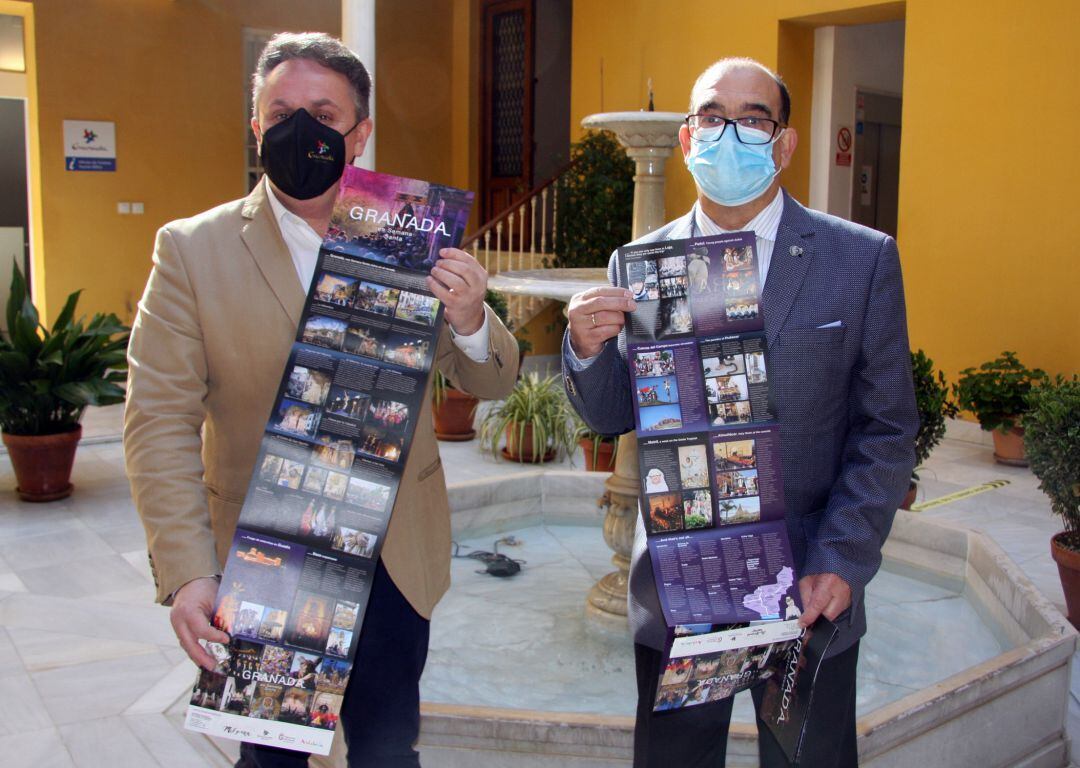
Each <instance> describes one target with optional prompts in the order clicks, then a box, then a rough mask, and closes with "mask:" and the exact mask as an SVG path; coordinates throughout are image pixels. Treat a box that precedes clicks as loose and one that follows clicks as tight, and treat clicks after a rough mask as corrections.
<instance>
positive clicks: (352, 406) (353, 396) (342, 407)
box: [325, 386, 371, 421]
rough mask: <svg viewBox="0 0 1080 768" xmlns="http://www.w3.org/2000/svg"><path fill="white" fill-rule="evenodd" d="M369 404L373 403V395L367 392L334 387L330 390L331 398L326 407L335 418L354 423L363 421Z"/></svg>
mask: <svg viewBox="0 0 1080 768" xmlns="http://www.w3.org/2000/svg"><path fill="white" fill-rule="evenodd" d="M369 402H371V395H369V394H367V393H365V392H358V391H356V390H354V389H347V388H345V387H341V386H334V387H333V388H332V389H331V390H330V397H329V398H328V399H327V401H326V406H325V407H326V412H327V413H332V414H333V415H335V416H341V417H342V418H346V419H353V420H354V421H363V420H364V414H366V413H367V407H368V403H369Z"/></svg>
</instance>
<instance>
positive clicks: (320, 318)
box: [300, 315, 349, 349]
mask: <svg viewBox="0 0 1080 768" xmlns="http://www.w3.org/2000/svg"><path fill="white" fill-rule="evenodd" d="M348 328H349V325H348V323H346V322H345V321H344V320H338V319H337V318H333V317H326V316H325V315H312V316H311V317H309V318H308V319H307V320H306V321H305V322H304V324H303V326H302V327H301V331H300V341H302V342H304V343H305V344H311V345H313V346H316V347H326V348H327V349H341V345H342V344H343V343H344V341H345V332H346V331H347V330H348Z"/></svg>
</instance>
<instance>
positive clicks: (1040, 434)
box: [1024, 375, 1080, 547]
mask: <svg viewBox="0 0 1080 768" xmlns="http://www.w3.org/2000/svg"><path fill="white" fill-rule="evenodd" d="M1027 406H1028V411H1027V413H1025V414H1024V448H1025V450H1026V452H1027V460H1028V465H1029V466H1030V467H1031V471H1032V472H1033V473H1035V476H1036V477H1037V478H1039V488H1040V489H1041V490H1042V492H1043V493H1045V494H1046V495H1047V496H1049V497H1050V508H1051V509H1052V510H1053V511H1054V512H1055V513H1056V514H1058V515H1060V516H1061V520H1062V522H1063V523H1064V524H1065V530H1066V531H1067V532H1068V533H1070V534H1073V537H1071V538H1072V542H1071V543H1072V544H1073V545H1074V547H1075V545H1077V544H1080V541H1077V540H1076V538H1077V537H1076V534H1078V533H1080V379H1077V377H1076V376H1073V377H1072V379H1065V378H1063V377H1062V376H1060V375H1059V376H1058V377H1057V378H1056V379H1055V380H1053V381H1050V380H1046V381H1043V382H1041V383H1040V384H1039V386H1037V387H1035V388H1033V389H1032V390H1031V391H1030V392H1029V393H1028V395H1027Z"/></svg>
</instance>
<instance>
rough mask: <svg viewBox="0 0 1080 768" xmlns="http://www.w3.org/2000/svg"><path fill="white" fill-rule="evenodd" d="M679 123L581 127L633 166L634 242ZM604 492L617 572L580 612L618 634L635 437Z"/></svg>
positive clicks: (657, 193)
mask: <svg viewBox="0 0 1080 768" xmlns="http://www.w3.org/2000/svg"><path fill="white" fill-rule="evenodd" d="M682 122H683V116H682V115H680V114H678V113H677V112H605V113H602V114H597V115H590V116H588V117H586V118H585V119H584V120H582V121H581V124H582V126H584V127H585V128H598V129H603V130H608V131H611V132H612V133H614V134H615V136H616V138H618V140H619V143H620V144H622V145H623V147H624V148H625V149H626V154H628V155H629V156H630V157H631V159H633V161H634V163H635V174H634V221H633V230H632V232H633V239H635V240H636V239H637V238H639V237H642V236H643V235H646V234H648V233H649V232H652V231H653V230H654V229H656V228H658V227H660V226H661V225H663V224H664V222H665V215H664V182H665V177H664V165H665V163H666V162H667V158H668V156H669V155H670V154H671V150H672V149H673V148H675V147H676V146H677V145H678V143H679V138H678V131H679V126H680V125H682ZM606 487H607V491H606V492H605V494H604V497H603V500H602V503H603V504H604V505H605V506H606V507H607V514H606V516H605V518H604V541H606V542H607V545H608V546H609V547H611V548H612V549H613V550H615V555H614V556H613V557H612V558H611V561H612V563H614V564H615V567H616V569H617V570H615V571H612V572H611V573H609V574H607V575H606V576H604V577H603V578H602V579H600V581H598V582H597V583H596V584H594V585H593V588H592V589H591V590H589V595H588V598H587V600H586V606H585V610H586V612H587V615H588V616H589V618H590V620H591V621H592V622H593V624H594V625H597V626H600V627H609V628H612V629H617V630H624V629H625V628H626V585H627V578H628V574H629V571H630V551H631V549H632V547H633V544H634V524H635V522H636V519H637V514H638V492H639V489H640V488H641V482H640V478H639V477H638V453H637V436H636V435H635V433H633V432H630V433H628V434H625V435H623V436H622V437H620V438H619V450H618V453H617V459H616V462H615V471H614V472H613V473H612V475H611V477H610V478H609V479H608V481H607V483H606Z"/></svg>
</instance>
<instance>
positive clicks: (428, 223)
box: [349, 205, 450, 237]
mask: <svg viewBox="0 0 1080 768" xmlns="http://www.w3.org/2000/svg"><path fill="white" fill-rule="evenodd" d="M349 218H351V219H353V220H354V221H363V222H365V223H367V222H371V223H374V224H378V225H380V226H386V227H400V228H401V229H415V230H416V231H417V232H434V233H435V234H437V235H445V236H446V237H450V232H449V230H447V228H446V224H445V223H443V222H442V221H440V222H438V224H436V223H435V221H434V220H433V219H428V218H423V219H418V218H416V217H415V216H413V215H411V214H408V213H396V214H394V215H393V216H391V215H390V214H389V213H387V212H386V211H383V212H382V213H380V212H379V211H378V210H376V209H375V208H365V207H363V206H362V205H354V206H353V207H352V208H350V209H349Z"/></svg>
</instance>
